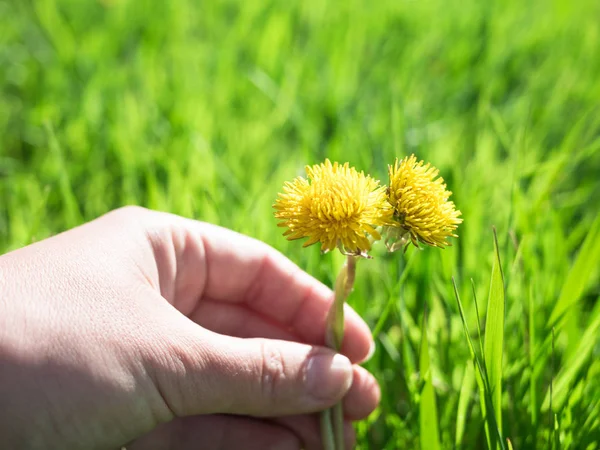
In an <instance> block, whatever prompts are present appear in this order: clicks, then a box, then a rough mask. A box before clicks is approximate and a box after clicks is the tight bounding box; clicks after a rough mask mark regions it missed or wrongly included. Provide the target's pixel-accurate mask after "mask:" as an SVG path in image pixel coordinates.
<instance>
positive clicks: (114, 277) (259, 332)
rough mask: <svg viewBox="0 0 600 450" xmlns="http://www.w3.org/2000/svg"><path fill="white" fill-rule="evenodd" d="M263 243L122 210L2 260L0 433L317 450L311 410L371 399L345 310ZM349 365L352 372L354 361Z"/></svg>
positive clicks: (28, 439)
mask: <svg viewBox="0 0 600 450" xmlns="http://www.w3.org/2000/svg"><path fill="white" fill-rule="evenodd" d="M331 300H332V294H331V291H330V290H329V289H328V288H327V287H325V286H324V285H322V284H321V283H319V282H317V281H316V280H315V279H314V278H312V277H310V276H309V275H307V274H306V273H304V272H303V271H301V270H300V269H299V268H298V267H297V266H295V265H294V264H293V263H291V262H290V261H289V260H288V259H287V258H285V257H284V256H283V255H281V254H280V253H278V252H276V251H275V250H273V249H272V248H270V247H269V246H267V245H266V244H263V243H261V242H259V241H256V240H253V239H251V238H248V237H245V236H242V235H240V234H237V233H235V232H232V231H229V230H226V229H223V228H220V227H217V226H213V225H209V224H206V223H201V222H196V221H192V220H188V219H184V218H181V217H178V216H174V215H170V214H166V213H158V212H153V211H149V210H145V209H142V208H135V207H128V208H123V209H120V210H116V211H114V212H112V213H109V214H107V215H105V216H103V217H101V218H99V219H97V220H95V221H93V222H90V223H88V224H85V225H83V226H81V227H78V228H75V229H73V230H70V231H67V232H65V233H63V234H60V235H58V236H55V237H52V238H50V239H47V240H44V241H41V242H39V243H36V244H33V245H31V246H28V247H25V248H23V249H20V250H17V251H14V252H12V253H9V254H7V255H4V256H2V257H0V436H2V442H3V445H6V446H7V447H6V448H11V449H22V448H27V449H42V448H43V449H55V448H56V449H71V448H72V449H76V448H81V449H114V448H119V447H120V446H125V445H127V449H128V450H130V449H142V448H143V449H157V450H158V449H167V448H169V449H171V448H176V449H188V448H195V449H196V448H201V449H207V450H217V449H219V450H221V449H223V450H224V449H244V450H254V449H257V450H258V449H261V450H262V449H282V450H283V449H290V450H291V449H299V448H306V449H311V450H312V449H320V448H321V444H320V437H319V432H318V420H317V418H316V416H315V415H314V414H310V413H314V412H316V411H320V410H322V409H324V408H327V407H329V406H332V405H333V404H335V403H337V402H338V401H339V400H340V399H342V397H344V411H345V415H346V418H347V442H348V446H351V445H352V442H353V439H354V437H353V431H352V428H351V426H350V425H349V423H350V421H351V420H356V419H360V418H364V417H366V416H367V415H368V414H369V413H370V412H371V411H372V410H373V409H374V408H375V406H376V405H377V403H378V401H379V388H378V386H377V383H376V381H375V380H374V378H373V377H372V376H371V375H370V374H369V373H368V372H367V371H366V370H364V369H362V368H361V367H359V366H357V365H356V364H355V363H357V362H360V361H361V360H363V359H364V358H366V357H367V355H368V353H369V351H370V349H371V347H372V340H371V337H370V333H369V330H368V328H367V326H366V324H365V323H364V322H363V321H362V320H361V319H360V318H359V316H358V315H357V314H356V313H354V312H353V311H352V310H351V309H350V308H348V309H347V314H346V324H345V327H346V334H345V340H344V345H343V348H342V353H343V354H344V355H345V356H346V357H347V358H346V357H344V356H341V355H336V354H335V353H333V352H332V351H331V350H328V349H326V348H324V347H322V345H324V343H323V335H324V329H325V317H326V315H327V310H328V307H329V305H330V303H331ZM351 362H352V363H354V365H352V364H351Z"/></svg>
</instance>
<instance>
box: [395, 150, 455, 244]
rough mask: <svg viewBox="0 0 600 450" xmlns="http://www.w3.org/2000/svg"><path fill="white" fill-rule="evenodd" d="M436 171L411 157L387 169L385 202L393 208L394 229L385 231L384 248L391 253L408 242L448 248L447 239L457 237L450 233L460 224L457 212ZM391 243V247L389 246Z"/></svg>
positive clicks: (442, 180) (396, 162)
mask: <svg viewBox="0 0 600 450" xmlns="http://www.w3.org/2000/svg"><path fill="white" fill-rule="evenodd" d="M438 174H439V171H438V169H436V168H435V167H433V166H431V165H430V164H429V163H427V164H425V163H424V162H423V161H419V162H417V158H416V157H415V155H411V156H410V157H406V158H404V159H402V160H401V161H398V159H396V161H395V163H394V165H393V166H389V176H390V186H389V189H388V200H389V202H390V204H391V205H392V207H393V208H394V219H395V220H396V225H395V227H391V228H389V227H388V228H386V235H387V239H386V244H387V245H388V248H389V249H390V250H391V251H394V250H395V249H397V248H399V247H401V246H402V245H404V244H405V243H407V242H408V239H410V241H411V242H412V243H413V244H414V245H415V246H417V247H418V246H419V245H418V243H419V242H423V243H425V244H428V245H431V246H435V247H440V248H444V246H447V245H451V244H450V243H449V242H448V241H447V238H448V237H451V236H452V237H457V235H456V234H454V230H456V228H457V227H458V224H460V223H461V222H462V219H461V218H459V216H460V215H461V212H460V211H458V210H456V209H455V206H454V203H453V202H451V201H449V200H448V198H449V197H450V195H451V194H452V192H450V191H448V190H446V184H445V183H444V179H443V178H442V177H438ZM390 241H391V246H390Z"/></svg>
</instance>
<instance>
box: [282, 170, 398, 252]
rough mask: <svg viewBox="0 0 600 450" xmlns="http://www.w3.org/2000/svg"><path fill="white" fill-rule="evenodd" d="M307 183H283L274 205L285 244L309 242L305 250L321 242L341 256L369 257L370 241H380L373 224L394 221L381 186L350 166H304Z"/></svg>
mask: <svg viewBox="0 0 600 450" xmlns="http://www.w3.org/2000/svg"><path fill="white" fill-rule="evenodd" d="M306 174H307V176H308V179H305V178H302V177H297V178H296V179H295V180H293V181H292V182H286V183H285V185H284V187H283V193H280V194H279V197H278V198H277V200H276V202H275V204H274V205H273V207H274V208H275V209H276V212H275V217H276V218H277V219H280V220H281V222H280V223H279V224H278V226H280V227H287V228H288V230H286V232H285V233H284V236H286V237H287V239H289V240H293V239H301V238H308V240H307V241H306V242H305V243H304V247H307V246H309V245H312V244H315V243H317V242H320V243H321V251H323V252H327V251H330V250H333V249H335V248H336V247H337V248H339V249H340V251H342V253H345V254H352V255H361V256H367V252H368V251H369V250H370V249H371V240H370V239H369V235H370V237H371V239H373V240H379V239H381V235H380V234H379V232H378V231H377V230H376V229H375V227H377V226H382V225H389V224H390V223H392V209H391V207H390V205H389V203H388V202H387V195H386V192H385V187H382V186H379V181H378V180H375V179H373V178H371V177H370V176H368V175H365V174H364V173H363V172H357V170H356V169H355V168H354V167H350V166H349V165H348V163H345V164H343V165H340V164H338V163H337V162H335V163H333V164H332V163H331V162H330V161H329V160H328V159H327V160H325V162H324V163H322V164H318V165H314V166H312V167H311V166H306Z"/></svg>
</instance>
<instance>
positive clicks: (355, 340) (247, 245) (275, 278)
mask: <svg viewBox="0 0 600 450" xmlns="http://www.w3.org/2000/svg"><path fill="white" fill-rule="evenodd" d="M164 216H166V217H168V220H166V223H167V224H170V225H169V226H167V227H166V228H162V229H163V232H160V233H159V235H160V236H162V237H161V238H159V239H154V240H153V241H154V242H153V246H154V247H156V246H157V245H158V246H159V247H162V250H160V251H159V253H162V252H166V253H167V254H168V253H171V254H173V253H174V255H175V256H174V258H171V259H173V260H174V261H176V266H177V267H176V270H175V271H173V270H167V271H166V272H167V273H172V274H173V275H172V276H173V277H174V279H173V280H172V282H173V285H174V289H172V292H173V298H172V299H171V300H172V303H173V304H174V305H175V306H176V307H178V309H180V310H181V311H182V312H183V313H184V314H186V315H189V314H190V313H191V311H192V310H193V308H194V307H195V304H196V303H197V302H201V301H202V298H205V299H206V298H207V299H211V300H213V301H219V302H225V303H230V304H237V305H245V306H246V307H248V308H250V309H251V310H253V311H255V312H257V313H259V314H261V315H263V316H265V317H266V318H268V319H270V320H271V321H274V322H275V323H276V324H277V325H279V326H281V327H284V328H287V329H290V330H291V331H292V332H293V333H294V334H296V335H297V336H299V337H300V338H301V339H302V340H303V341H304V342H306V343H309V344H313V345H324V336H325V326H326V317H327V313H328V311H329V308H330V306H331V303H332V301H333V293H332V291H331V289H329V288H328V287H326V286H325V285H324V284H322V283H321V282H319V281H318V280H316V279H315V278H314V277H312V276H310V275H308V274H307V273H306V272H304V271H303V270H301V269H300V268H299V267H298V266H297V265H296V264H294V263H293V262H291V261H290V260H289V259H288V258H286V257H285V256H284V255H282V254H281V253H280V252H278V251H276V250H275V249H273V248H272V247H270V246H268V245H267V244H265V243H263V242H260V241H258V240H256V239H252V238H250V237H248V236H245V235H242V234H239V233H236V232H234V231H231V230H228V229H225V228H221V227H218V226H215V225H211V224H207V223H202V222H197V221H194V220H190V219H182V218H180V217H178V216H173V215H170V214H164ZM164 230H167V231H166V233H165V232H164ZM169 236H170V237H169ZM156 253H157V252H156V249H155V255H156ZM160 271H161V270H160V268H159V272H160ZM164 281H165V280H164V277H161V281H160V283H161V291H163V288H162V285H163V283H164ZM163 295H164V293H163ZM345 311H346V315H345V336H344V344H343V347H342V352H343V353H344V354H346V355H347V356H348V357H349V358H350V359H351V360H354V361H360V360H363V359H364V358H365V357H366V356H367V355H368V354H369V352H370V350H371V348H372V345H373V341H372V337H371V333H370V331H369V328H368V326H367V324H366V323H365V322H364V321H363V320H362V318H361V317H360V316H359V315H358V314H356V312H355V311H354V310H352V308H350V307H347V308H346V309H345Z"/></svg>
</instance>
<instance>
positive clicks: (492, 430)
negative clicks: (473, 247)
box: [452, 277, 505, 450]
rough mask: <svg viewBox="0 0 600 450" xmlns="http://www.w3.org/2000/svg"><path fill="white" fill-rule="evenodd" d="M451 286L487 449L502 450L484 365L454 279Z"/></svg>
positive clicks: (502, 445)
mask: <svg viewBox="0 0 600 450" xmlns="http://www.w3.org/2000/svg"><path fill="white" fill-rule="evenodd" d="M452 286H453V288H454V296H455V297H456V302H457V303H458V311H459V313H460V319H461V321H462V325H463V330H464V332H465V336H466V338H467V343H468V345H469V351H470V353H471V358H472V360H473V365H474V367H475V368H476V371H475V379H476V380H477V386H478V387H479V396H480V399H481V413H482V416H483V417H484V419H485V434H486V439H487V444H488V448H489V449H492V448H496V445H495V443H496V442H500V446H501V447H502V449H503V450H504V449H505V446H504V441H503V440H502V437H501V435H500V430H499V429H498V427H497V426H496V418H495V412H494V408H493V406H492V392H491V390H490V387H489V386H490V383H489V380H488V378H487V375H486V372H485V370H484V365H483V364H484V363H483V362H482V361H481V360H480V359H479V357H478V356H477V353H476V352H475V346H474V345H473V339H471V334H470V333H469V327H468V325H467V320H466V316H465V311H464V309H463V306H462V302H461V301H460V295H459V294H458V287H457V286H456V281H455V280H454V277H452Z"/></svg>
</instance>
